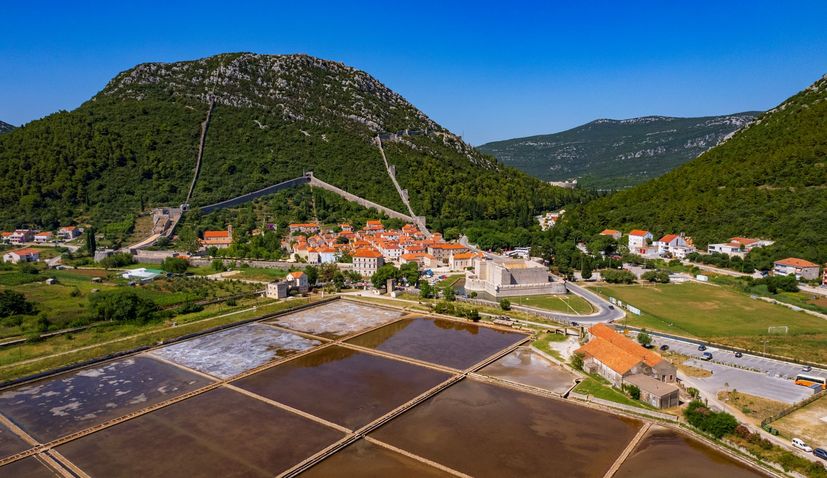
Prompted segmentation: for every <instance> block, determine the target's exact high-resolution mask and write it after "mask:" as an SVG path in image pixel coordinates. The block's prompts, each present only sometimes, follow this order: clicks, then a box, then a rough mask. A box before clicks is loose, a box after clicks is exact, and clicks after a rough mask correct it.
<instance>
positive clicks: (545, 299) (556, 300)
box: [508, 294, 594, 315]
mask: <svg viewBox="0 0 827 478" xmlns="http://www.w3.org/2000/svg"><path fill="white" fill-rule="evenodd" d="M508 300H509V301H511V303H512V304H514V305H524V306H526V307H535V308H538V309H544V310H552V311H555V312H563V313H566V314H581V315H586V314H591V313H592V312H594V309H593V308H592V305H591V304H590V303H589V302H588V301H587V300H586V299H584V298H582V297H580V296H578V295H573V294H566V295H531V296H523V297H509V298H508Z"/></svg>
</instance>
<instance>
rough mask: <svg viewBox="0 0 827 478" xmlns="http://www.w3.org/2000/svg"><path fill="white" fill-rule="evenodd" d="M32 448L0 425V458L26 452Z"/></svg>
mask: <svg viewBox="0 0 827 478" xmlns="http://www.w3.org/2000/svg"><path fill="white" fill-rule="evenodd" d="M31 447H32V446H31V445H29V444H28V443H27V442H26V441H25V440H23V439H22V438H20V437H19V436H17V435H15V434H14V432H12V431H11V430H9V429H8V428H7V427H6V426H5V425H3V424H2V423H0V458H5V457H7V456H11V455H14V454H15V453H20V452H21V451H24V450H28V449H29V448H31Z"/></svg>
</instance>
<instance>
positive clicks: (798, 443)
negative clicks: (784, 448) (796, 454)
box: [793, 438, 813, 453]
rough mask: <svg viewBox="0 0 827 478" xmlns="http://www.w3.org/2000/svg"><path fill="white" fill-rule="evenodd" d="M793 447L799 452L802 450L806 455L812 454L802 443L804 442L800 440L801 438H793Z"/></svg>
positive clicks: (809, 448)
mask: <svg viewBox="0 0 827 478" xmlns="http://www.w3.org/2000/svg"><path fill="white" fill-rule="evenodd" d="M793 446H794V447H796V448H798V449H799V450H804V451H806V452H807V453H812V452H813V448H812V447H811V446H808V445H807V444H806V443H804V440H802V439H801V438H793Z"/></svg>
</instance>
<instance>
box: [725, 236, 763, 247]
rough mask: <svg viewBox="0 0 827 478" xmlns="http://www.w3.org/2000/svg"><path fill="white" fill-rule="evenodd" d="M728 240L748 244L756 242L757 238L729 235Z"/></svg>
mask: <svg viewBox="0 0 827 478" xmlns="http://www.w3.org/2000/svg"><path fill="white" fill-rule="evenodd" d="M729 242H737V243H739V244H743V245H745V246H748V245H750V244H755V243H756V242H758V239H750V238H748V237H731V238H729Z"/></svg>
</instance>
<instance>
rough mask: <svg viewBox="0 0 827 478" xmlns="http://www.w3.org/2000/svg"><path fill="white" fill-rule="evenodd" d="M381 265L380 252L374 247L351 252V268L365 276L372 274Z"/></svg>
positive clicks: (382, 262)
mask: <svg viewBox="0 0 827 478" xmlns="http://www.w3.org/2000/svg"><path fill="white" fill-rule="evenodd" d="M383 265H385V260H384V258H383V257H382V253H381V252H379V251H377V250H376V249H371V248H363V249H358V250H357V251H356V252H354V253H353V270H354V271H356V272H358V273H359V274H361V275H363V276H365V277H370V276H372V275H373V274H375V273H376V270H377V269H379V268H380V267H382V266H383Z"/></svg>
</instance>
